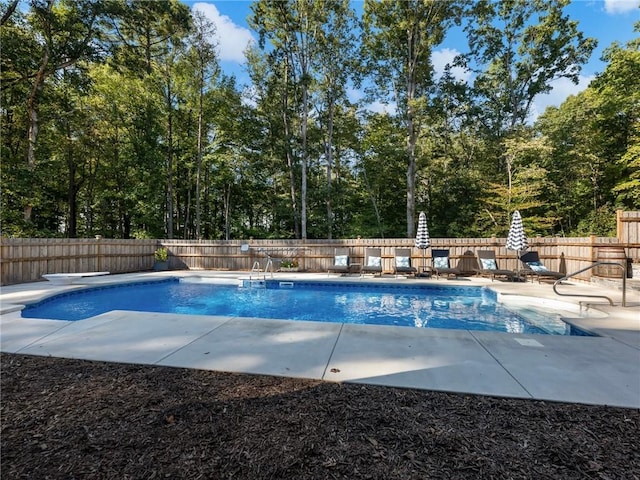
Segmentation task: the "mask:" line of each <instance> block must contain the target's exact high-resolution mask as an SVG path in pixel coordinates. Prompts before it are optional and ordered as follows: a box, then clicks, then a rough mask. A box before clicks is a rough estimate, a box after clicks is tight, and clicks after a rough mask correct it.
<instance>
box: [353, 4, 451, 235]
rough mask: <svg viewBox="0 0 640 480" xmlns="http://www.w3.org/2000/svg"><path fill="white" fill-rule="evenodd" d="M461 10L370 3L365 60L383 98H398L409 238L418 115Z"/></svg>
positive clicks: (366, 15)
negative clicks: (435, 57)
mask: <svg viewBox="0 0 640 480" xmlns="http://www.w3.org/2000/svg"><path fill="white" fill-rule="evenodd" d="M460 14H461V9H460V4H459V3H458V2H455V1H442V0H407V1H403V2H397V1H395V0H381V1H377V0H365V3H364V54H365V56H366V57H367V59H368V61H369V65H368V70H369V71H370V72H371V73H372V74H373V78H374V81H375V84H376V86H377V88H378V92H377V93H378V94H380V95H385V96H388V94H390V93H392V94H393V99H394V100H395V103H396V108H397V114H398V116H399V117H400V118H401V120H402V122H403V124H404V128H405V129H406V132H407V135H406V138H407V140H406V155H407V170H406V179H407V182H406V184H407V198H406V200H407V203H406V205H407V208H406V221H407V237H412V236H413V235H414V223H415V204H416V197H415V193H416V157H417V154H416V145H417V140H418V135H419V132H420V128H421V125H420V123H419V120H418V117H419V112H418V111H419V110H420V109H421V108H423V106H424V105H425V102H426V99H427V97H428V95H429V93H430V89H431V88H432V87H433V85H434V80H433V67H432V64H431V54H432V51H433V48H434V47H435V46H437V45H439V44H440V43H441V42H442V41H443V40H444V36H445V33H446V32H447V30H448V28H449V27H450V26H451V25H452V24H454V23H455V22H457V21H458V20H459V19H460Z"/></svg>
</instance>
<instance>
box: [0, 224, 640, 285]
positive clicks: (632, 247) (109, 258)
mask: <svg viewBox="0 0 640 480" xmlns="http://www.w3.org/2000/svg"><path fill="white" fill-rule="evenodd" d="M505 243H506V239H504V238H465V239H463V238H435V239H431V247H430V248H429V249H427V250H425V251H422V250H419V249H417V248H415V247H414V240H413V239H398V238H396V239H349V240H307V241H305V242H303V241H300V240H229V241H223V240H218V241H186V240H113V239H5V238H2V239H0V252H1V257H0V258H1V263H0V267H1V272H2V285H9V284H15V283H23V282H31V281H37V280H40V279H41V278H42V275H44V274H46V273H75V272H90V271H102V270H106V271H109V272H112V273H125V272H139V271H146V270H151V269H152V268H153V264H154V258H153V253H154V251H155V249H156V248H157V247H159V246H164V247H166V248H167V249H168V251H169V265H170V268H171V269H191V270H240V271H243V270H244V271H248V270H250V269H251V267H252V266H253V265H254V263H255V262H258V264H259V265H260V266H261V267H262V268H264V266H265V264H266V261H267V255H269V256H270V257H272V258H273V259H274V266H275V268H277V267H278V266H279V264H280V262H281V260H282V259H284V258H287V259H291V260H295V261H297V262H298V265H299V268H300V270H303V271H315V272H324V271H327V269H328V267H329V266H330V265H332V263H333V257H334V252H335V249H336V248H338V247H346V248H349V249H350V252H351V257H352V261H353V262H360V263H362V262H363V261H364V255H365V250H366V248H367V247H377V248H380V249H381V250H382V257H383V270H384V271H386V272H391V271H392V270H393V258H394V251H395V249H396V248H403V247H404V248H411V251H412V260H413V265H415V266H418V267H420V266H421V265H422V262H423V256H422V255H423V253H424V262H425V263H426V264H427V265H431V260H430V258H431V249H432V248H443V249H448V250H449V251H450V256H451V259H452V263H453V264H454V265H455V264H457V262H458V260H459V259H463V258H464V259H466V260H469V261H471V262H473V259H474V257H473V254H474V253H475V252H476V251H477V250H484V249H489V250H494V251H495V252H496V256H497V258H498V265H499V266H500V267H501V268H508V269H512V270H515V269H516V268H518V267H519V265H518V261H517V257H516V253H515V252H512V251H508V250H507V249H506V248H505ZM243 245H247V246H248V248H246V249H245V248H243ZM529 246H530V250H536V251H538V253H539V254H540V258H541V259H542V261H543V262H544V263H545V265H546V266H547V267H548V268H549V269H552V270H564V271H566V272H567V273H571V272H575V271H577V270H580V269H582V268H585V267H588V266H589V265H591V264H592V262H594V261H595V260H597V259H598V248H600V247H611V246H619V247H620V248H625V249H626V250H625V251H626V252H627V255H628V256H629V257H631V258H632V259H633V261H634V262H636V263H640V244H638V243H633V244H625V243H622V242H620V240H619V239H617V238H610V237H595V236H591V237H580V238H565V237H540V238H529ZM469 252H470V253H471V255H470V256H469V255H467V254H468V253H469ZM563 264H564V265H563ZM591 274H592V271H588V272H585V273H584V274H582V275H581V276H579V277H578V278H579V279H581V280H586V281H588V280H589V279H590V277H591Z"/></svg>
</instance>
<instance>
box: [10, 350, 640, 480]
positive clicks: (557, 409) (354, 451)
mask: <svg viewBox="0 0 640 480" xmlns="http://www.w3.org/2000/svg"><path fill="white" fill-rule="evenodd" d="M0 362H1V368H2V370H1V386H2V391H1V394H2V399H1V400H2V402H1V415H2V417H1V421H2V427H1V428H2V430H1V435H2V437H1V452H0V453H1V464H0V465H1V467H0V468H1V470H0V476H1V478H2V479H3V480H4V479H18V478H19V479H22V478H24V479H30V480H34V479H65V480H68V479H76V478H82V479H118V480H122V479H161V478H165V479H166V478H169V479H177V478H188V479H252V480H253V479H385V480H386V479H447V480H449V479H469V478H473V479H475V478H478V479H536V480H537V479H580V480H583V479H611V480H613V479H616V480H618V479H638V478H640V448H639V447H640V411H639V410H635V409H622V408H612V407H600V406H588V405H574V404H563V403H550V402H542V401H529V400H514V399H502V398H492V397H483V396H475V395H461V394H448V393H441V392H429V391H420V390H410V389H397V388H385V387H376V386H364V385H354V384H337V383H325V382H320V381H310V380H296V379H290V378H276V377H267V376H254V375H239V374H226V373H216V372H207V371H198V370H186V369H178V368H168V367H152V366H139V365H122V364H114V363H103V362H89V361H82V360H68V359H58V358H46V357H31V356H24V355H14V354H2V355H1V357H0Z"/></svg>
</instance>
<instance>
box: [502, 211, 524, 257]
mask: <svg viewBox="0 0 640 480" xmlns="http://www.w3.org/2000/svg"><path fill="white" fill-rule="evenodd" d="M528 247H529V244H528V243H527V237H526V236H525V234H524V227H523V226H522V217H521V216H520V212H519V211H518V210H516V211H515V212H513V217H512V218H511V227H510V228H509V235H508V236H507V250H513V251H515V252H517V254H518V256H519V255H520V252H524V251H525V250H526V249H527V248H528Z"/></svg>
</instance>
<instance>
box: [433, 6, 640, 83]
mask: <svg viewBox="0 0 640 480" xmlns="http://www.w3.org/2000/svg"><path fill="white" fill-rule="evenodd" d="M639 1H640V0H639ZM459 54H460V52H458V51H457V50H455V49H451V48H443V49H442V50H435V51H434V52H433V53H432V54H431V62H432V63H433V69H434V71H435V79H436V80H439V79H440V77H442V74H443V73H444V70H445V67H446V66H447V65H451V64H452V63H453V59H454V58H455V57H456V55H459ZM451 74H452V75H453V77H454V78H455V79H456V80H458V81H463V82H467V81H469V79H470V78H471V72H470V71H469V70H467V69H465V68H462V67H453V68H451Z"/></svg>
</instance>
